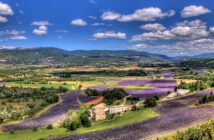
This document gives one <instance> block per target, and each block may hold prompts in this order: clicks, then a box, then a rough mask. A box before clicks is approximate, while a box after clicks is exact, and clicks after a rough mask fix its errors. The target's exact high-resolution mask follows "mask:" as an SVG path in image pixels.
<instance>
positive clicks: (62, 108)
mask: <svg viewBox="0 0 214 140" xmlns="http://www.w3.org/2000/svg"><path fill="white" fill-rule="evenodd" d="M60 97H61V99H62V102H61V103H60V104H59V105H56V106H54V107H52V108H51V109H50V110H49V111H48V112H47V113H45V114H43V115H41V116H40V117H38V118H35V119H29V120H24V121H23V122H21V123H18V124H14V125H6V126H4V127H3V130H4V131H10V130H26V129H32V128H35V127H43V126H47V125H49V124H56V123H59V122H61V121H62V120H64V119H65V117H66V113H67V112H68V111H69V110H71V109H79V103H78V100H77V99H79V100H80V101H81V102H88V101H91V100H94V99H95V97H87V96H84V95H83V94H80V93H79V92H75V93H64V94H61V95H60Z"/></svg>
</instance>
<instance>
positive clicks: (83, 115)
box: [62, 110, 91, 131]
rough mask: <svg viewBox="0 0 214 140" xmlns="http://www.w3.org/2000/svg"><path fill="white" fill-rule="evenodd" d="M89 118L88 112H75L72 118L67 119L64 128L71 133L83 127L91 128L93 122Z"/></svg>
mask: <svg viewBox="0 0 214 140" xmlns="http://www.w3.org/2000/svg"><path fill="white" fill-rule="evenodd" d="M89 117H90V115H89V113H88V111H87V110H86V111H84V112H73V113H72V117H70V118H67V119H65V121H64V122H63V124H62V127H64V128H67V129H68V130H71V131H73V130H76V129H78V128H80V127H81V126H83V127H91V120H90V119H89Z"/></svg>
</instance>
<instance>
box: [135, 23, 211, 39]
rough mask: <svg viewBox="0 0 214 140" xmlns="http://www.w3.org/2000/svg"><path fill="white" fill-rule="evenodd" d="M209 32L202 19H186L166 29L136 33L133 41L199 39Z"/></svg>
mask: <svg viewBox="0 0 214 140" xmlns="http://www.w3.org/2000/svg"><path fill="white" fill-rule="evenodd" d="M208 35H209V32H208V31H207V26H206V23H204V22H202V21H201V20H194V21H184V22H180V23H178V24H176V26H175V27H172V28H171V29H168V30H164V31H156V32H154V31H153V32H146V33H143V34H140V35H134V36H133V37H132V38H131V41H143V40H158V39H163V40H170V39H180V40H187V39H197V38H201V37H207V36H208Z"/></svg>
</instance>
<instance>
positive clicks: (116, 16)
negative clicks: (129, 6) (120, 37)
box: [101, 11, 121, 20]
mask: <svg viewBox="0 0 214 140" xmlns="http://www.w3.org/2000/svg"><path fill="white" fill-rule="evenodd" d="M120 16H121V14H119V13H116V12H113V11H107V12H104V13H103V14H102V16H101V18H102V20H117V19H119V18H120Z"/></svg>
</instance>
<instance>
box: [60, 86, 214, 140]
mask: <svg viewBox="0 0 214 140" xmlns="http://www.w3.org/2000/svg"><path fill="white" fill-rule="evenodd" d="M211 91H214V89H210V90H208V91H203V92H201V93H199V94H193V95H190V96H186V97H182V98H179V99H174V100H169V101H166V102H164V103H162V105H161V106H159V107H157V108H156V109H155V110H156V111H157V112H158V113H160V116H159V117H156V118H153V119H150V120H147V121H144V122H141V123H137V124H133V125H128V126H124V127H120V128H115V129H110V130H104V131H98V132H93V133H88V134H81V135H74V136H69V137H65V138H59V139H57V140H80V139H84V140H103V138H105V139H106V140H130V139H131V140H139V139H150V137H151V136H153V135H157V134H161V133H164V132H167V131H174V130H177V129H179V128H183V127H188V126H190V125H192V124H195V123H197V122H198V121H206V120H207V119H210V118H213V117H214V106H199V107H193V106H192V105H193V104H194V103H195V102H198V100H199V99H200V98H201V97H202V96H203V95H205V94H210V92H211Z"/></svg>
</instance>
